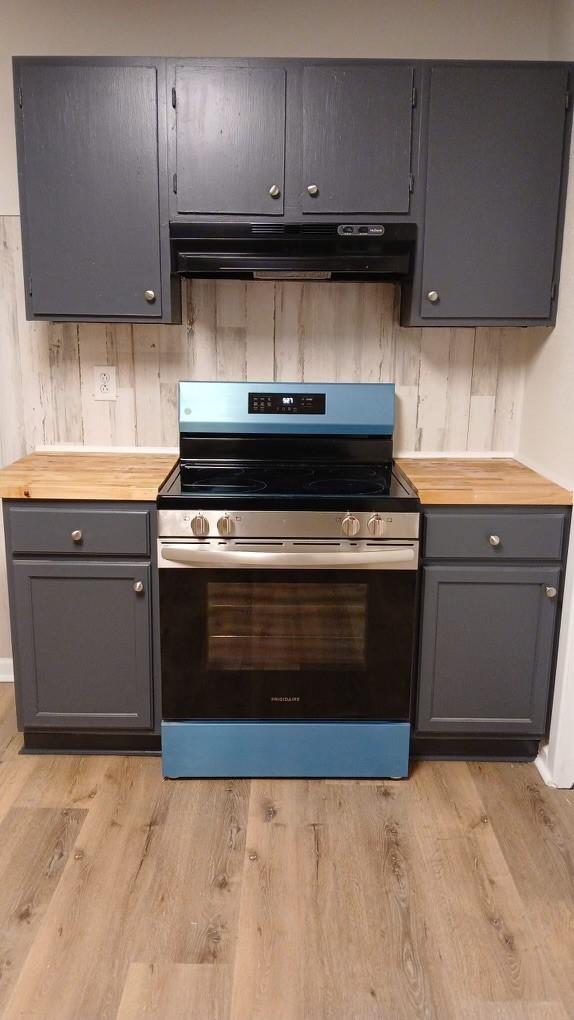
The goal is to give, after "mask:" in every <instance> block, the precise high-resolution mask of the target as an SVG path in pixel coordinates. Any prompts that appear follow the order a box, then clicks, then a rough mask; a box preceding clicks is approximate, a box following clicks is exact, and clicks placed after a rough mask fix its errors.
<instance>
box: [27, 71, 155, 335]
mask: <svg viewBox="0 0 574 1020" xmlns="http://www.w3.org/2000/svg"><path fill="white" fill-rule="evenodd" d="M14 74H15V95H16V123H17V133H18V150H19V178H20V201H21V212H22V229H23V240H24V261H25V266H24V268H25V284H26V292H27V302H28V305H27V310H28V315H29V317H32V318H36V317H37V318H53V319H78V320H90V319H105V320H114V319H120V320H121V319H128V320H138V319H151V320H158V319H161V318H162V315H163V317H169V315H170V312H171V309H170V307H169V304H170V291H169V287H170V283H169V261H168V260H169V237H168V233H167V217H165V223H164V224H163V227H161V229H160V225H161V220H162V213H161V210H160V205H161V203H160V177H159V173H160V170H161V174H162V182H161V184H162V187H164V189H165V197H166V199H167V139H166V127H165V109H164V102H165V68H164V67H163V66H162V65H161V63H158V64H157V65H156V64H153V65H152V64H147V65H146V64H145V63H144V62H143V61H139V62H138V61H135V60H134V61H130V60H129V58H126V60H125V61H124V60H120V61H118V62H115V63H114V62H113V61H112V60H101V61H100V60H94V61H90V60H87V59H86V60H83V61H82V60H79V59H70V60H60V59H59V58H58V59H49V58H47V59H41V58H39V59H38V60H36V59H31V58H24V59H20V60H16V61H15V65H14ZM162 258H163V260H164V263H165V265H164V272H163V274H162Z"/></svg>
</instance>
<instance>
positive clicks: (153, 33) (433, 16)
mask: <svg viewBox="0 0 574 1020" xmlns="http://www.w3.org/2000/svg"><path fill="white" fill-rule="evenodd" d="M550 2H551V0H481V2H480V3H475V2H473V0H468V2H466V3H465V2H462V0H432V3H431V2H429V0H352V2H349V0H288V2H286V3H270V2H269V0H210V2H206V0H161V3H158V2H154V0H97V2H95V0H50V2H49V3H46V0H18V2H10V0H1V2H0V139H2V144H1V145H0V215H1V214H7V213H11V214H16V213H17V212H18V196H17V188H16V158H15V149H14V126H13V111H12V81H11V58H12V56H13V55H15V54H19V55H22V54H36V53H46V54H78V55H82V54H102V55H105V54H110V55H113V54H147V53H150V54H154V55H156V54H157V55H167V56H318V57H321V56H354V57H464V58H486V59H488V58H492V59H495V58H501V59H504V58H508V59H510V58H516V59H525V60H526V59H545V58H546V57H547V55H548V38H549V7H550Z"/></svg>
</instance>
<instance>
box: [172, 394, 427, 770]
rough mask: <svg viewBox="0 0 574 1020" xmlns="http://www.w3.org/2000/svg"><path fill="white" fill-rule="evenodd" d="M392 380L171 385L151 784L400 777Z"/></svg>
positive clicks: (413, 505) (398, 523) (410, 627)
mask: <svg viewBox="0 0 574 1020" xmlns="http://www.w3.org/2000/svg"><path fill="white" fill-rule="evenodd" d="M394 404H395V394H394V386H392V385H389V384H346V383H345V384H343V383H340V384H328V385H326V384H323V385H322V384H319V383H317V384H315V383H305V384H304V383H293V384H289V383H285V384H283V383H197V382H182V383H180V386H179V426H180V459H179V462H178V464H177V466H176V467H175V469H174V471H173V472H172V473H171V474H170V476H169V477H168V478H167V479H166V481H165V483H164V485H163V486H162V488H161V490H160V493H159V496H158V508H159V538H158V564H159V568H160V571H159V576H160V619H161V659H162V704H163V723H162V753H163V763H164V775H166V776H171V777H174V776H239V775H245V776H262V775H284V776H287V775H289V776H296V775H299V776H321V775H338V776H381V777H382V776H397V777H402V776H405V775H406V774H407V770H408V752H409V737H410V727H409V719H410V713H411V690H412V676H413V658H414V655H413V651H414V643H415V641H414V635H415V620H416V602H417V579H418V565H419V504H418V500H417V496H416V493H415V492H414V491H413V490H412V488H411V486H410V485H409V482H408V480H407V479H406V478H405V477H404V475H403V474H402V473H401V472H400V470H399V469H398V468H397V466H396V465H394V463H393V448H392V446H393V429H394Z"/></svg>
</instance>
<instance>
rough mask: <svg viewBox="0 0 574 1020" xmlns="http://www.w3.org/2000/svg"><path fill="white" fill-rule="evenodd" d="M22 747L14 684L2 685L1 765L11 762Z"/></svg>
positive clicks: (0, 723) (0, 687)
mask: <svg viewBox="0 0 574 1020" xmlns="http://www.w3.org/2000/svg"><path fill="white" fill-rule="evenodd" d="M21 747H22V735H21V734H20V733H18V730H17V728H16V705H15V703H14V684H10V683H0V763H2V764H3V763H4V762H5V761H11V760H12V759H13V758H15V757H16V755H17V754H18V753H19V751H20V748H21Z"/></svg>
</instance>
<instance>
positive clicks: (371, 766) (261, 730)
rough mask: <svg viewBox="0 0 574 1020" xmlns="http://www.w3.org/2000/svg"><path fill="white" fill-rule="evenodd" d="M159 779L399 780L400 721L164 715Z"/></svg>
mask: <svg viewBox="0 0 574 1020" xmlns="http://www.w3.org/2000/svg"><path fill="white" fill-rule="evenodd" d="M161 739H162V756H163V774H164V777H165V778H169V779H178V778H183V777H192V778H196V779H197V778H232V777H233V778H237V777H241V776H244V777H250V778H260V777H265V776H281V777H305V778H311V777H313V778H324V777H336V778H349V777H352V778H363V779H366V778H376V779H384V778H391V779H404V778H405V777H406V776H407V775H408V767H409V744H410V725H409V723H406V722H191V721H183V722H164V723H162V726H161Z"/></svg>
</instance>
